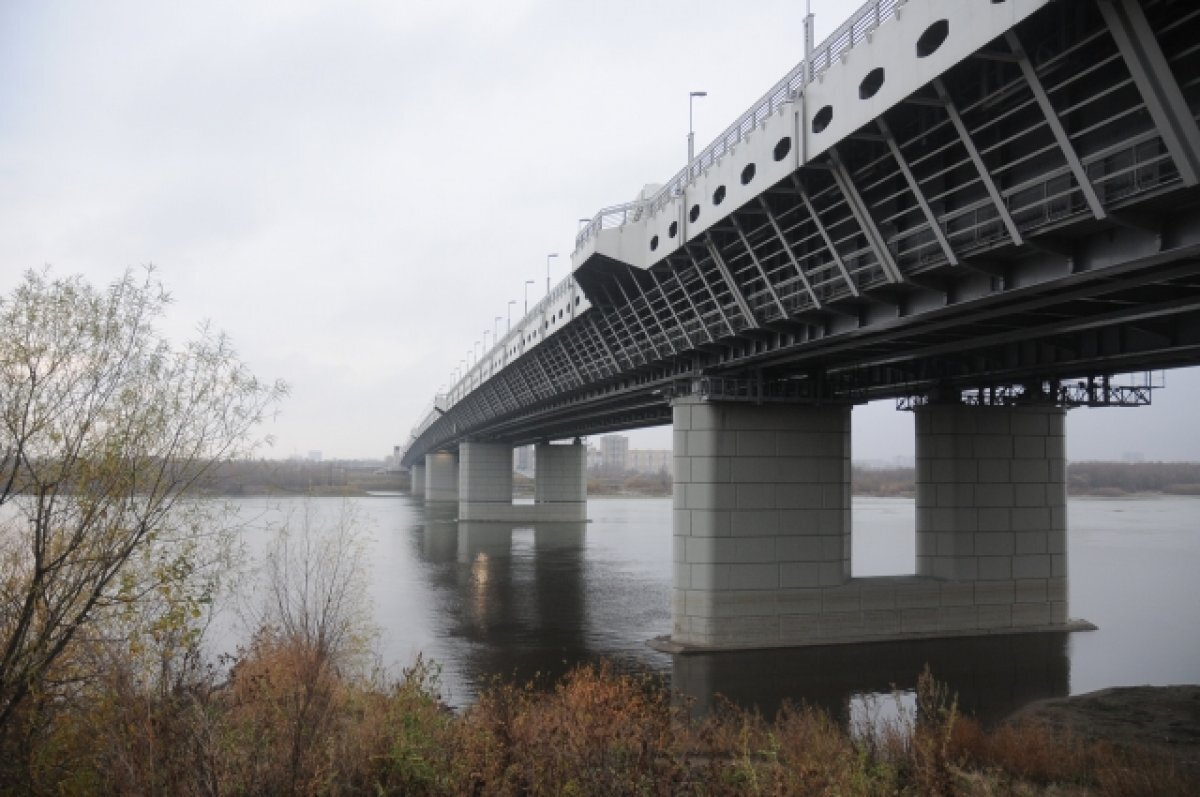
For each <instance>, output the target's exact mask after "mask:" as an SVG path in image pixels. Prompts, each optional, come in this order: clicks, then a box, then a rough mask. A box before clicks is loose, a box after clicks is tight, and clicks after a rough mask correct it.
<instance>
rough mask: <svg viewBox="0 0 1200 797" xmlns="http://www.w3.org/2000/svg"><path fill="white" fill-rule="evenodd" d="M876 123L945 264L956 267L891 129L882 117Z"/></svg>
mask: <svg viewBox="0 0 1200 797" xmlns="http://www.w3.org/2000/svg"><path fill="white" fill-rule="evenodd" d="M877 123H878V125H879V132H880V134H882V135H883V140H884V142H885V143H886V144H887V146H888V149H889V150H890V151H891V153H892V157H893V158H894V159H895V160H896V165H897V166H899V167H900V173H901V174H903V175H904V180H905V182H907V183H908V190H909V191H911V192H912V195H913V198H914V199H915V200H916V201H917V205H918V206H919V207H920V208H921V212H922V213H924V214H925V221H926V222H928V224H929V230H930V232H932V233H933V235H934V237H935V238H937V242H938V245H939V246H941V247H942V254H943V255H945V256H946V262H947V263H949V264H950V265H952V266H957V265H958V255H956V254H954V248H953V247H951V246H950V241H949V240H947V238H946V234H945V233H944V232H943V231H942V225H941V223H940V222H939V221H938V218H937V216H936V215H935V214H934V212H933V208H931V207H930V206H929V201H928V200H926V199H925V192H924V191H922V190H921V185H920V183H918V182H917V178H916V176H915V175H914V174H913V173H912V169H910V168H909V166H908V161H907V160H905V159H904V153H903V152H901V151H900V145H899V144H898V143H896V137H895V136H894V135H892V129H891V127H889V126H888V123H887V121H886V120H884V118H883V117H882V116H881V117H879V119H878V120H877Z"/></svg>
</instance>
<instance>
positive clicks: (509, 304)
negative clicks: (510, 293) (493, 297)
mask: <svg viewBox="0 0 1200 797" xmlns="http://www.w3.org/2000/svg"><path fill="white" fill-rule="evenodd" d="M516 303H517V300H516V299H509V300H508V330H507V331H508V332H512V306H513V305H514V304H516Z"/></svg>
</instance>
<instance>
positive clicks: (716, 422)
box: [665, 398, 1091, 650]
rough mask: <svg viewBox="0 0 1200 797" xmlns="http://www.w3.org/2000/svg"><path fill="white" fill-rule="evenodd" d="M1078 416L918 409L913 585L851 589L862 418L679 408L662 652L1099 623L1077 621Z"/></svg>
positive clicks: (899, 581) (1041, 409)
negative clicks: (853, 483) (1073, 514)
mask: <svg viewBox="0 0 1200 797" xmlns="http://www.w3.org/2000/svg"><path fill="white" fill-rule="evenodd" d="M1064 419H1065V410H1063V409H1061V408H1058V407H1049V406H1020V407H973V406H963V405H957V404H956V405H936V404H935V405H927V406H924V407H921V408H919V409H918V410H917V415H916V434H917V439H916V444H917V445H916V451H917V527H916V551H915V554H916V556H915V558H916V573H915V574H914V575H908V576H889V577H875V578H851V562H850V556H851V548H850V534H851V518H850V512H851V504H850V408H849V407H846V406H800V405H781V404H775V405H766V406H756V405H752V404H741V403H728V404H721V403H712V402H706V401H702V400H699V399H695V398H684V399H680V400H677V401H676V402H675V404H674V405H673V420H674V433H675V499H674V500H675V507H674V567H675V572H674V589H673V593H672V617H673V627H672V635H671V639H670V641H669V642H668V643H666V645H665V647H666V648H667V649H671V650H687V649H689V648H691V649H704V648H761V647H776V646H804V645H817V644H831V643H845V642H864V641H876V640H889V639H911V638H919V637H945V636H970V635H980V634H995V633H1012V632H1017V631H1049V630H1059V631H1061V630H1072V629H1079V628H1088V627H1091V626H1089V625H1088V624H1087V623H1083V622H1076V623H1074V624H1072V623H1070V622H1069V621H1068V619H1067V549H1066V543H1067V537H1066V530H1067V517H1066V487H1065V437H1064Z"/></svg>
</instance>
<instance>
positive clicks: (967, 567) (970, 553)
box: [916, 404, 1067, 632]
mask: <svg viewBox="0 0 1200 797" xmlns="http://www.w3.org/2000/svg"><path fill="white" fill-rule="evenodd" d="M1065 421H1066V410H1065V409H1062V408H1060V407H1052V406H1009V407H1004V406H983V407H976V406H964V405H961V404H929V405H926V406H923V407H919V408H918V409H917V410H916V436H917V439H916V454H917V534H916V538H917V575H918V576H920V577H925V578H929V579H933V580H936V581H937V582H939V583H940V584H941V585H942V586H943V590H942V597H943V600H942V602H941V604H940V606H939V611H940V613H941V619H940V623H941V627H942V628H943V630H947V631H950V630H960V631H980V632H988V631H997V630H1006V629H1009V630H1022V629H1031V628H1038V627H1043V626H1061V625H1063V624H1064V623H1066V622H1067V489H1066V432H1065ZM949 592H955V593H957V599H956V600H953V601H946V600H945V597H946V596H947V594H948V593H949ZM968 598H970V599H971V602H970V603H967V599H968Z"/></svg>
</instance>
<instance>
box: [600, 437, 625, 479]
mask: <svg viewBox="0 0 1200 797" xmlns="http://www.w3.org/2000/svg"><path fill="white" fill-rule="evenodd" d="M600 467H601V468H603V469H604V470H606V471H609V472H612V473H623V472H624V471H626V470H628V469H629V438H628V437H626V436H625V435H620V434H609V435H605V436H604V437H601V438H600Z"/></svg>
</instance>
